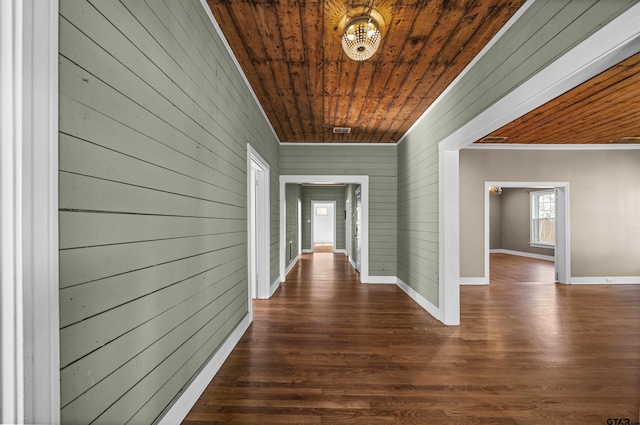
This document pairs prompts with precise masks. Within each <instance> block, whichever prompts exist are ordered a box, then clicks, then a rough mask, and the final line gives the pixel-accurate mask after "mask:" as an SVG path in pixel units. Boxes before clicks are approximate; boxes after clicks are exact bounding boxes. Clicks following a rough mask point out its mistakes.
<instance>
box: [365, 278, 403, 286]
mask: <svg viewBox="0 0 640 425" xmlns="http://www.w3.org/2000/svg"><path fill="white" fill-rule="evenodd" d="M397 282H398V278H397V277H395V276H369V282H367V283H369V284H382V285H389V284H391V285H395V284H396V283H397Z"/></svg>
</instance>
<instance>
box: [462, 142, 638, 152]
mask: <svg viewBox="0 0 640 425" xmlns="http://www.w3.org/2000/svg"><path fill="white" fill-rule="evenodd" d="M463 149H489V150H521V151H618V150H619V151H624V150H637V149H640V143H634V144H620V145H618V144H608V145H607V144H585V145H573V144H560V145H552V144H535V145H534V144H521V143H482V144H472V145H469V146H466V147H464V148H463Z"/></svg>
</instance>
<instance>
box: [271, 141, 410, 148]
mask: <svg viewBox="0 0 640 425" xmlns="http://www.w3.org/2000/svg"><path fill="white" fill-rule="evenodd" d="M397 145H398V143H339V142H338V143H333V142H330V143H322V142H308V143H307V142H280V146H327V147H332V148H333V147H345V146H378V147H385V146H386V147H389V146H397Z"/></svg>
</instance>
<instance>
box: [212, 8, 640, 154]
mask: <svg viewBox="0 0 640 425" xmlns="http://www.w3.org/2000/svg"><path fill="white" fill-rule="evenodd" d="M207 1H208V4H209V6H210V8H211V10H212V12H213V15H214V16H215V18H216V20H217V21H218V23H219V25H220V27H221V29H222V31H223V33H224V34H225V37H226V38H227V40H228V42H229V44H230V46H231V48H232V50H233V52H234V54H235V55H236V57H237V58H238V61H239V62H240V66H241V67H242V69H243V71H244V73H245V75H246V76H247V79H248V80H249V83H250V84H251V86H252V87H253V89H254V91H255V93H256V95H257V97H258V99H259V101H260V103H261V105H262V107H263V109H264V110H265V112H266V114H267V116H268V118H269V120H270V121H271V124H272V125H273V127H274V129H275V131H276V133H277V135H278V137H279V139H280V141H281V142H283V143H286V142H327V143H340V142H343V143H357V142H363V143H394V142H397V141H398V140H399V139H400V138H401V137H402V136H403V135H404V134H405V133H406V132H407V130H408V129H409V128H410V127H411V126H412V125H413V124H414V123H415V122H416V120H417V119H418V118H419V117H420V116H421V115H422V114H423V113H424V111H425V110H426V109H427V108H428V107H429V106H430V105H431V103H432V102H433V101H434V100H435V99H436V98H437V97H438V96H439V95H440V94H441V93H442V91H443V90H444V89H445V88H446V87H447V86H448V85H449V84H450V83H451V82H452V81H453V80H454V79H455V77H456V76H457V75H458V74H459V73H460V72H461V71H462V70H463V69H464V67H465V66H466V65H467V64H468V63H469V62H470V61H471V60H472V59H473V58H474V57H475V56H476V55H477V54H478V53H479V51H480V50H481V49H482V48H483V47H484V46H485V45H486V43H488V42H489V40H490V39H491V38H492V37H493V36H494V35H495V34H496V32H497V31H498V30H499V29H500V28H501V27H502V26H503V25H504V24H505V23H506V21H507V20H508V19H509V18H510V17H511V16H512V15H513V14H514V13H515V12H516V11H517V10H518V8H519V7H520V6H522V4H523V3H524V1H525V0H438V1H434V0H352V1H349V0H315V1H305V0H233V1H231V0H207ZM371 7H373V8H374V9H375V10H376V11H378V12H379V14H380V15H381V16H382V18H383V20H384V23H382V25H381V26H382V35H383V37H382V42H381V45H380V48H379V49H378V52H377V53H376V54H375V55H374V56H373V57H372V58H371V59H369V60H367V61H364V62H355V61H353V60H351V59H349V58H348V57H347V56H346V55H345V54H344V52H343V50H342V45H341V34H342V31H343V29H344V27H345V24H346V22H348V20H349V19H352V18H353V17H356V16H359V15H361V14H363V13H364V12H365V11H367V10H369V8H371ZM334 127H350V128H351V133H349V134H335V133H333V128H334ZM476 143H521V144H563V143H566V144H596V143H597V144H603V143H612V144H616V143H640V54H637V55H635V56H633V57H631V58H629V59H627V60H626V61H623V62H622V63H620V64H618V65H616V66H614V67H612V68H611V69H609V70H607V71H605V72H604V73H602V74H600V75H599V76H596V77H594V78H593V79H591V80H590V81H588V82H586V83H584V84H582V85H581V86H579V87H577V88H575V89H573V90H571V91H570V92H568V93H565V94H564V95H562V96H560V97H558V98H556V99H554V100H552V101H551V102H549V103H547V104H546V105H543V106H541V107H540V108H538V109H536V110H535V111H532V112H530V113H529V114H527V115H525V116H523V117H521V118H520V119H518V120H516V121H514V122H512V123H510V124H508V125H506V126H504V127H503V128H501V129H499V130H497V131H495V132H493V133H492V134H490V135H488V137H487V138H485V139H483V140H481V141H478V142H476Z"/></svg>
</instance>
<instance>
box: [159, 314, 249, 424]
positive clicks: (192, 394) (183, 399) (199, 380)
mask: <svg viewBox="0 0 640 425" xmlns="http://www.w3.org/2000/svg"><path fill="white" fill-rule="evenodd" d="M251 321H252V320H251V317H250V316H249V314H247V315H246V316H244V318H243V319H242V320H241V321H240V323H238V325H237V326H236V328H235V329H234V330H233V332H231V333H230V334H229V336H228V337H227V339H226V340H225V341H224V343H222V345H221V346H220V348H218V350H217V351H216V352H215V353H214V354H213V355H212V356H211V357H210V358H209V360H208V361H207V362H206V363H205V364H204V365H203V366H202V368H201V369H200V371H199V372H198V373H196V375H195V376H194V377H193V378H192V379H191V381H190V382H189V383H188V384H187V385H185V386H184V392H183V393H182V394H180V396H178V397H176V398H175V402H174V403H173V404H172V405H170V406H169V407H168V408H167V410H165V413H164V414H163V415H162V416H161V417H160V419H159V420H158V421H157V422H156V423H157V425H173V424H179V423H181V422H182V421H183V420H184V418H185V417H186V416H187V415H188V414H189V411H191V409H192V408H193V406H194V405H195V404H196V402H197V401H198V399H199V398H200V396H201V395H202V393H203V392H204V390H206V389H207V386H208V385H209V383H210V382H211V380H212V379H213V378H214V376H216V373H218V371H219V370H220V368H221V367H222V365H223V363H224V362H225V360H227V358H228V357H229V355H231V352H232V351H233V349H234V348H235V347H236V345H238V342H240V339H241V338H242V336H243V335H244V333H245V332H246V331H247V329H249V326H250V325H251Z"/></svg>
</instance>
